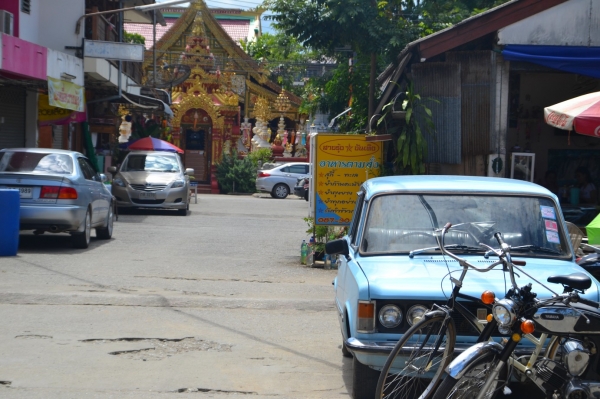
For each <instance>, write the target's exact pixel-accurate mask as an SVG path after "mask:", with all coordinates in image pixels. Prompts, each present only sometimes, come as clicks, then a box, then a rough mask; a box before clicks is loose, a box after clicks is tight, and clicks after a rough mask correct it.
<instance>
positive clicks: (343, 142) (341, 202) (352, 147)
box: [313, 133, 383, 226]
mask: <svg viewBox="0 0 600 399" xmlns="http://www.w3.org/2000/svg"><path fill="white" fill-rule="evenodd" d="M315 139H316V141H315V146H314V151H315V157H314V164H313V168H314V172H313V178H314V190H315V210H314V211H315V212H314V214H315V224H317V225H338V226H344V225H349V224H350V221H351V219H352V212H353V211H354V205H355V203H356V193H357V192H358V190H359V188H360V185H361V184H362V183H364V182H365V181H366V180H367V179H370V178H372V177H377V176H379V170H380V165H381V159H382V152H383V151H382V148H383V145H382V143H381V142H367V141H366V136H364V135H345V134H322V133H319V134H318V135H317V136H316V138H315Z"/></svg>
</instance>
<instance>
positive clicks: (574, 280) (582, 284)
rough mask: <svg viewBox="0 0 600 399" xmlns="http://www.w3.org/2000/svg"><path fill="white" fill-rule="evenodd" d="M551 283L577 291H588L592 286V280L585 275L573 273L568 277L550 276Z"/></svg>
mask: <svg viewBox="0 0 600 399" xmlns="http://www.w3.org/2000/svg"><path fill="white" fill-rule="evenodd" d="M548 282H549V283H557V284H563V285H566V286H568V287H571V288H573V289H576V290H580V291H582V290H587V289H588V288H590V287H591V286H592V279H590V278H589V277H588V276H587V275H586V274H583V273H573V274H568V275H566V276H550V277H548Z"/></svg>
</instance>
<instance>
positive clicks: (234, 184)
mask: <svg viewBox="0 0 600 399" xmlns="http://www.w3.org/2000/svg"><path fill="white" fill-rule="evenodd" d="M216 177H217V181H218V182H219V188H220V189H221V192H222V193H223V194H227V193H230V192H234V193H253V192H255V191H256V165H255V164H254V161H253V160H252V159H250V158H248V157H244V158H242V159H240V158H238V155H237V152H236V151H232V153H231V154H226V155H223V159H222V160H221V162H219V164H217V173H216Z"/></svg>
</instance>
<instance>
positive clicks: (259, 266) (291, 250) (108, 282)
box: [0, 195, 351, 399]
mask: <svg viewBox="0 0 600 399" xmlns="http://www.w3.org/2000/svg"><path fill="white" fill-rule="evenodd" d="M307 211H308V208H307V203H306V201H304V200H301V199H298V198H297V197H294V196H290V197H289V198H288V199H286V200H275V199H272V198H270V197H265V196H229V195H227V196H225V195H218V196H217V195H199V196H198V203H197V204H192V205H191V212H190V214H189V215H188V216H187V217H181V216H176V215H174V214H171V213H169V212H164V211H148V212H128V213H126V214H121V215H119V221H118V222H117V223H115V232H114V239H112V240H110V241H101V240H96V239H94V238H93V239H92V244H91V245H90V248H89V249H87V250H75V249H72V248H71V247H70V243H69V236H66V235H48V234H46V235H43V236H39V237H35V236H33V235H30V234H22V235H21V237H20V240H21V243H20V247H19V254H18V256H16V257H4V258H0V318H1V320H2V323H1V325H0V397H2V398H11V399H12V398H61V399H64V398H84V397H85V398H170V397H173V398H175V397H181V395H186V394H187V395H194V396H193V397H203V398H204V397H206V398H227V397H234V396H235V397H242V396H243V397H246V396H249V397H257V398H325V399H326V398H340V397H348V395H349V394H348V392H349V390H350V389H351V388H350V370H351V363H350V362H349V361H348V360H346V359H343V358H342V356H341V353H340V349H339V344H340V342H339V341H340V335H339V332H338V326H337V319H336V315H335V310H334V307H333V291H332V286H331V281H332V280H333V278H334V276H335V271H333V270H323V269H312V268H308V267H306V266H302V265H300V264H299V247H300V243H301V241H302V239H305V238H307V234H306V233H305V231H306V229H307V226H306V224H305V222H304V221H303V220H302V218H303V217H304V216H306V214H307Z"/></svg>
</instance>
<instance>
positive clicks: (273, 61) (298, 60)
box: [240, 31, 319, 95]
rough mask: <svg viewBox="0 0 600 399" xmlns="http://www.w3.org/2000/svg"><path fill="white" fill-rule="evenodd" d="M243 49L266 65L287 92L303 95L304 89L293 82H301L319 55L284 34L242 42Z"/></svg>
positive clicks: (264, 35) (262, 36) (265, 35)
mask: <svg viewBox="0 0 600 399" xmlns="http://www.w3.org/2000/svg"><path fill="white" fill-rule="evenodd" d="M240 44H241V46H242V49H243V50H244V51H245V52H246V53H247V54H248V55H250V56H251V57H252V58H254V59H255V60H257V61H259V62H261V63H263V64H265V65H266V68H267V69H268V70H269V72H270V74H271V76H272V77H275V78H276V80H277V83H279V85H281V86H282V87H283V88H284V89H286V90H287V91H291V92H292V93H294V94H297V95H301V94H302V88H301V87H298V86H294V85H293V82H294V81H296V80H300V79H301V77H302V75H303V74H304V70H305V69H306V66H307V65H308V64H310V63H311V62H314V61H315V60H318V59H319V55H318V54H317V53H316V52H314V51H312V50H311V49H310V48H307V47H305V46H303V45H302V44H300V43H299V42H298V40H297V39H296V38H294V37H292V36H290V35H287V34H285V33H283V32H279V31H275V33H273V34H271V33H264V34H263V35H261V36H258V37H257V38H256V40H253V41H247V40H241V42H240Z"/></svg>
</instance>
